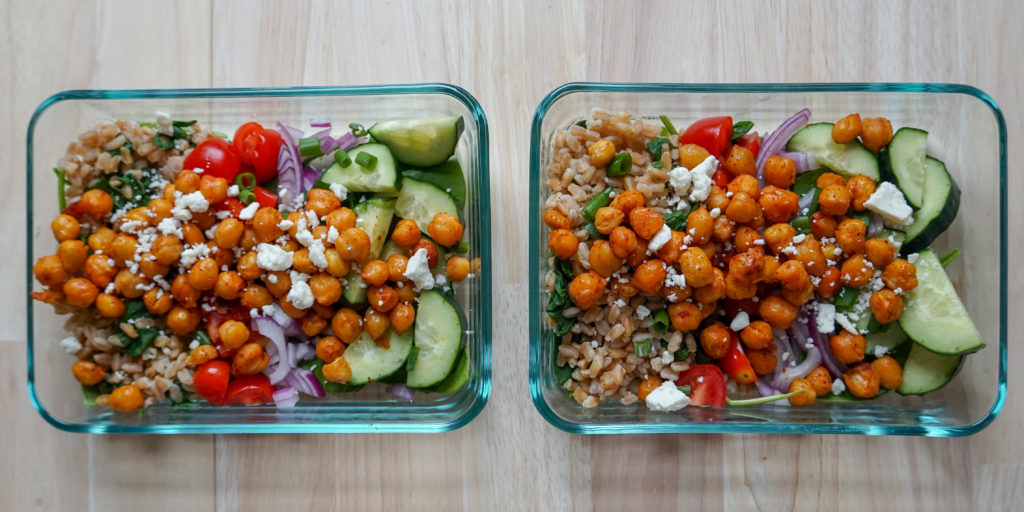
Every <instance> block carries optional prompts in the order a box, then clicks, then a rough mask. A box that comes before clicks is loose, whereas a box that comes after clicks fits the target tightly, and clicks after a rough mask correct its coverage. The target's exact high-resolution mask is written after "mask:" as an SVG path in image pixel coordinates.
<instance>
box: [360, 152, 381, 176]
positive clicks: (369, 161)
mask: <svg viewBox="0 0 1024 512" xmlns="http://www.w3.org/2000/svg"><path fill="white" fill-rule="evenodd" d="M356 165H358V166H360V167H362V168H364V169H369V170H371V171H372V170H373V169H374V168H375V167H377V157H375V156H373V155H371V154H369V153H367V152H365V151H360V152H359V154H358V155H356Z"/></svg>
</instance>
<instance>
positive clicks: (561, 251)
mask: <svg viewBox="0 0 1024 512" xmlns="http://www.w3.org/2000/svg"><path fill="white" fill-rule="evenodd" d="M579 245H580V240H579V239H578V238H576V235H575V234H573V232H572V231H569V230H568V229H556V230H554V231H551V232H550V233H548V248H550V249H551V252H553V253H555V256H556V257H557V258H559V259H562V260H567V259H569V258H571V257H573V256H574V255H575V254H576V251H577V250H578V249H579Z"/></svg>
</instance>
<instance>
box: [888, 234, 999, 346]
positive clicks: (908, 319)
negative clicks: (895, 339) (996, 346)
mask: <svg viewBox="0 0 1024 512" xmlns="http://www.w3.org/2000/svg"><path fill="white" fill-rule="evenodd" d="M914 265H915V266H916V267H917V287H916V288H914V289H913V290H910V291H909V292H907V294H906V296H905V297H904V304H905V305H904V308H903V314H902V315H901V316H900V320H899V323H900V327H901V328H903V332H905V333H907V337H909V338H910V339H912V340H914V342H916V343H917V344H919V345H921V346H922V347H924V348H926V349H928V350H930V351H932V352H935V353H936V354H942V355H959V354H966V353H969V352H974V351H976V350H979V349H981V348H982V347H984V346H985V342H984V340H983V339H982V338H981V333H980V332H978V328H977V327H975V325H974V322H973V321H972V320H971V317H970V315H968V314H967V309H966V308H964V305H963V303H962V302H960V297H958V296H957V294H956V290H955V289H954V288H953V283H951V282H950V281H949V277H947V276H946V271H945V270H943V269H942V264H941V263H939V257H938V256H936V255H935V252H934V251H932V250H931V249H925V250H923V251H921V252H920V253H918V258H917V261H916V262H915V263H914Z"/></svg>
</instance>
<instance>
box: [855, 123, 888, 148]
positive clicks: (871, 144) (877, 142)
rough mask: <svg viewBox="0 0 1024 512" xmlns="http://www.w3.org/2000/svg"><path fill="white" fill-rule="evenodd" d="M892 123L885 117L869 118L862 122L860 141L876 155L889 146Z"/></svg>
mask: <svg viewBox="0 0 1024 512" xmlns="http://www.w3.org/2000/svg"><path fill="white" fill-rule="evenodd" d="M891 140H892V123H890V122H889V120H888V119H886V118H884V117H868V118H866V119H864V120H863V121H861V133H860V141H861V142H862V143H864V147H866V148H868V149H870V150H871V151H872V152H874V153H878V152H879V151H880V150H881V149H882V148H884V147H885V146H888V145H889V141H891Z"/></svg>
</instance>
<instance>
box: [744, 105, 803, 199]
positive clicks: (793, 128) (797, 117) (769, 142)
mask: <svg viewBox="0 0 1024 512" xmlns="http://www.w3.org/2000/svg"><path fill="white" fill-rule="evenodd" d="M810 120H811V111H810V110H808V109H806V108H805V109H803V110H801V111H799V112H797V113H796V114H793V116H792V117H790V118H789V119H786V120H785V121H783V122H782V124H780V125H779V127H778V128H777V129H776V130H775V131H773V132H772V133H770V134H768V136H766V137H765V138H764V140H763V141H761V149H760V150H759V151H758V152H757V159H755V161H754V164H755V165H756V166H757V181H758V182H759V183H760V184H761V186H764V163H765V162H766V161H767V160H768V158H770V157H772V156H775V155H777V154H779V152H780V151H782V149H783V148H785V147H786V143H787V142H789V139H790V137H792V136H793V134H795V133H796V132H798V131H800V129H801V128H803V127H804V126H806V125H807V123H808V121H810Z"/></svg>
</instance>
